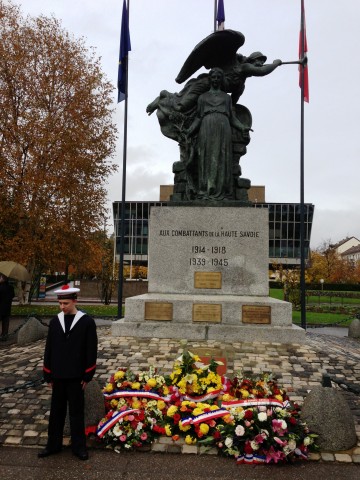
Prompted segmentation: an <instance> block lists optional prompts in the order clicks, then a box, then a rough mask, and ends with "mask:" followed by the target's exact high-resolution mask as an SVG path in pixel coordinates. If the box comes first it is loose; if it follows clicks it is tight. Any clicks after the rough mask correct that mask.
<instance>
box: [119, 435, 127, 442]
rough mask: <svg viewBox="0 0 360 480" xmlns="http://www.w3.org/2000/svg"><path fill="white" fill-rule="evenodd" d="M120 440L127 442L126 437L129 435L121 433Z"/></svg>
mask: <svg viewBox="0 0 360 480" xmlns="http://www.w3.org/2000/svg"><path fill="white" fill-rule="evenodd" d="M119 438H120V442H125V441H126V439H127V436H126V435H120V437H119Z"/></svg>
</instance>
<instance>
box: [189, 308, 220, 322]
mask: <svg viewBox="0 0 360 480" xmlns="http://www.w3.org/2000/svg"><path fill="white" fill-rule="evenodd" d="M221 318H222V309H221V304H217V303H216V304H214V303H194V304H193V312H192V319H193V322H211V323H220V322H221Z"/></svg>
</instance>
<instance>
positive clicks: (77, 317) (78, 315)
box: [58, 310, 85, 333]
mask: <svg viewBox="0 0 360 480" xmlns="http://www.w3.org/2000/svg"><path fill="white" fill-rule="evenodd" d="M84 315H85V313H84V312H82V311H81V310H78V311H77V313H76V315H75V317H74V320H73V321H72V324H71V326H70V330H71V329H72V328H73V327H74V326H75V325H76V324H77V322H78V321H79V320H80V318H81V317H83V316H84ZM58 319H59V322H60V325H61V328H62V329H63V330H64V333H65V315H64V312H60V313H58Z"/></svg>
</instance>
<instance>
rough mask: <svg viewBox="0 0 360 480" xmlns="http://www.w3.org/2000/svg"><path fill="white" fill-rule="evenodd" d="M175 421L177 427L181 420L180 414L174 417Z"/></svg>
mask: <svg viewBox="0 0 360 480" xmlns="http://www.w3.org/2000/svg"><path fill="white" fill-rule="evenodd" d="M173 419H174V423H175V425H177V424H178V423H179V422H180V420H181V415H179V414H178V413H175V415H174V416H173Z"/></svg>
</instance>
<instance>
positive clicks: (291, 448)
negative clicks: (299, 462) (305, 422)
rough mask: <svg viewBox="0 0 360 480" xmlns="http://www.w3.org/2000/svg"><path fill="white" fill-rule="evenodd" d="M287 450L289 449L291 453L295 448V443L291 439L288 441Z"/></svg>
mask: <svg viewBox="0 0 360 480" xmlns="http://www.w3.org/2000/svg"><path fill="white" fill-rule="evenodd" d="M288 448H289V450H290V451H291V452H292V451H294V450H295V448H296V441H295V440H294V439H293V438H292V439H290V440H289V443H288Z"/></svg>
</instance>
